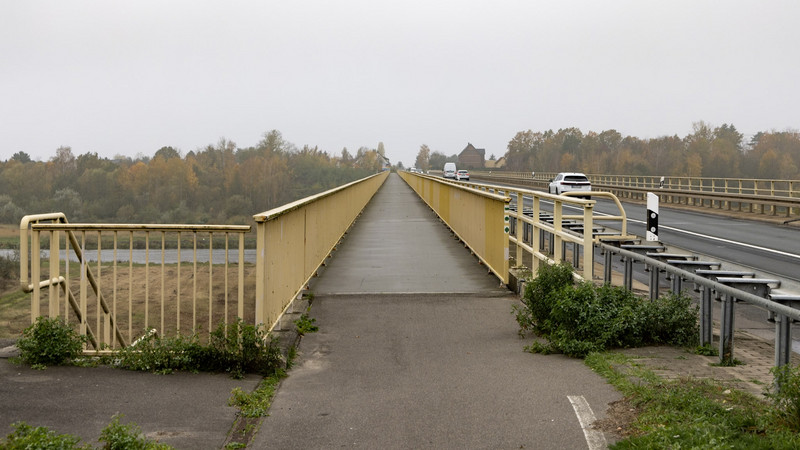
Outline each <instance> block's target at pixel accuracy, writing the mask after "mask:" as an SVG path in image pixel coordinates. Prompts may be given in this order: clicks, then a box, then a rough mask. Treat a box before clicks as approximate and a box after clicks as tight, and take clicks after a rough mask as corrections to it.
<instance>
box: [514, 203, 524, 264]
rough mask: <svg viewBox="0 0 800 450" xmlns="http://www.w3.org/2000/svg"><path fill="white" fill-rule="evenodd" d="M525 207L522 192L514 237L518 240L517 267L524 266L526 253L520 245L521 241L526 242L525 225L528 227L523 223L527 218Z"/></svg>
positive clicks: (518, 204)
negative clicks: (523, 219) (523, 218)
mask: <svg viewBox="0 0 800 450" xmlns="http://www.w3.org/2000/svg"><path fill="white" fill-rule="evenodd" d="M524 206H525V205H524V202H523V197H522V192H517V217H518V219H517V221H516V227H515V230H514V237H516V238H517V245H516V247H517V255H516V261H517V265H518V266H522V265H524V264H523V262H524V261H522V258H523V256H524V253H523V251H522V246H521V245H519V242H520V241H521V242H524V241H525V225H526V223H525V222H524V221H522V217H524V216H525V214H524V209H525V208H524ZM520 228H522V238H520V232H519V229H520Z"/></svg>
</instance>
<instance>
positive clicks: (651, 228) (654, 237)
mask: <svg viewBox="0 0 800 450" xmlns="http://www.w3.org/2000/svg"><path fill="white" fill-rule="evenodd" d="M647 240H648V241H658V196H657V195H656V194H653V193H652V192H648V193H647Z"/></svg>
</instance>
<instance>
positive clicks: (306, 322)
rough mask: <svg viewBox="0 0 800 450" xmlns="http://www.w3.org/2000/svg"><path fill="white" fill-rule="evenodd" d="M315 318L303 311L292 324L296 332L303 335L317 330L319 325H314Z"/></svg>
mask: <svg viewBox="0 0 800 450" xmlns="http://www.w3.org/2000/svg"><path fill="white" fill-rule="evenodd" d="M316 321H317V319H313V318H309V317H308V313H303V314H302V315H301V316H300V318H299V319H297V320H295V321H294V325H295V327H296V328H297V334H299V335H300V336H305V335H306V334H308V333H316V332H317V331H319V327H318V326H316V325H314V323H315V322H316Z"/></svg>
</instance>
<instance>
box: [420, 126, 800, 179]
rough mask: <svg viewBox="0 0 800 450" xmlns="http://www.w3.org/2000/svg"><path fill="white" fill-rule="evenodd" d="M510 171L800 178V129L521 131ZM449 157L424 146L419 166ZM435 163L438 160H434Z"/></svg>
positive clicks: (512, 146) (511, 148)
mask: <svg viewBox="0 0 800 450" xmlns="http://www.w3.org/2000/svg"><path fill="white" fill-rule="evenodd" d="M504 156H505V158H506V166H505V170H510V171H520V172H566V171H575V172H585V173H592V174H620V175H655V176H659V175H661V176H695V177H723V178H767V179H798V178H800V169H799V168H800V133H798V132H797V131H780V132H777V131H772V132H760V133H757V134H755V135H754V136H752V138H750V139H748V140H745V139H744V136H743V135H742V133H740V132H739V131H738V130H736V127H734V126H733V125H728V124H723V125H722V126H718V127H713V126H711V125H709V124H707V123H705V122H697V123H695V124H694V125H693V128H692V133H691V134H689V135H687V136H686V137H683V138H681V137H678V136H677V135H674V136H662V137H658V138H653V139H640V138H637V137H635V136H623V135H622V134H621V133H619V132H618V131H616V130H606V131H603V132H600V133H596V132H593V131H590V132H588V133H585V134H584V133H583V132H581V130H580V129H578V128H564V129H560V130H558V131H553V130H548V131H539V132H534V131H531V130H527V131H520V132H518V133H517V134H516V135H515V136H514V137H513V139H511V141H510V142H509V143H508V148H507V151H506V153H505V155H504ZM445 160H447V161H457V155H452V156H450V157H445V155H444V154H442V153H439V152H431V150H430V149H429V148H428V147H427V146H426V145H423V146H422V147H420V151H419V153H418V154H417V160H416V161H415V162H416V164H417V165H416V167H419V168H422V169H425V170H427V169H428V168H433V169H441V167H442V166H443V165H444V161H445ZM434 162H435V163H434Z"/></svg>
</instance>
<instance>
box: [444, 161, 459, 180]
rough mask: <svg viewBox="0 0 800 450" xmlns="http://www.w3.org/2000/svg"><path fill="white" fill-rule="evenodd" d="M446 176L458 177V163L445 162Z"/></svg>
mask: <svg viewBox="0 0 800 450" xmlns="http://www.w3.org/2000/svg"><path fill="white" fill-rule="evenodd" d="M443 172H444V174H443V175H444V177H445V178H453V179H455V178H456V163H451V162H449V163H444V169H443Z"/></svg>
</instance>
